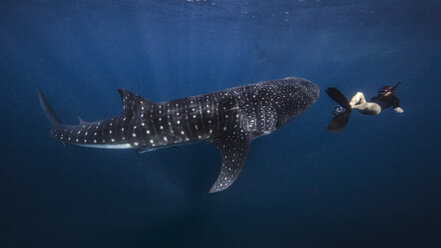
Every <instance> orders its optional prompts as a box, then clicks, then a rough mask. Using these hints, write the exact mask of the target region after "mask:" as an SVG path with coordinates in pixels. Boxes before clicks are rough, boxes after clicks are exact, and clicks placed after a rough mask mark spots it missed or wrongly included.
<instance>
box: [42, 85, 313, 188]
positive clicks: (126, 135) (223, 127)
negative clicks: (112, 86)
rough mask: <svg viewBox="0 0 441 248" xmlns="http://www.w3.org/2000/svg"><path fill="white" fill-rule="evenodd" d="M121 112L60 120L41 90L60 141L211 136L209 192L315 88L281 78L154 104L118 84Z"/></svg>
mask: <svg viewBox="0 0 441 248" xmlns="http://www.w3.org/2000/svg"><path fill="white" fill-rule="evenodd" d="M118 91H119V93H120V95H121V99H122V103H123V114H122V115H121V116H119V117H115V118H111V119H107V120H103V121H97V122H92V123H87V122H84V121H80V122H81V123H80V125H78V126H65V125H62V124H61V123H60V122H59V121H58V118H57V117H56V115H55V113H54V112H53V110H52V109H51V107H50V106H49V104H48V102H47V100H46V99H45V98H44V96H43V95H42V94H41V92H39V94H40V103H41V105H42V107H43V110H44V111H45V113H46V116H48V118H49V120H50V121H51V122H52V126H53V128H52V130H51V135H52V136H53V137H54V138H55V139H57V140H59V141H62V142H64V143H69V144H76V145H82V146H88V147H97V148H117V149H123V148H135V149H137V150H138V151H139V152H143V151H148V150H151V149H155V148H160V147H164V146H169V145H175V144H181V143H186V142H194V141H209V142H211V143H213V144H214V145H216V146H217V148H218V149H219V150H220V152H221V153H222V167H221V171H220V174H219V176H218V178H217V181H216V182H215V184H214V185H213V186H212V188H211V190H210V192H218V191H222V190H224V189H226V188H228V187H229V186H230V185H231V184H232V183H233V182H234V181H235V180H236V178H237V176H238V175H239V173H240V171H241V169H242V165H243V164H244V162H245V159H246V156H247V153H248V150H249V146H250V143H251V141H252V140H253V139H255V138H257V137H259V136H262V135H266V134H270V133H271V132H273V131H274V130H276V129H277V128H279V127H280V126H282V125H283V124H285V123H286V122H288V121H290V120H291V119H293V118H294V117H295V116H297V115H298V114H300V113H302V112H303V111H305V110H306V109H307V108H308V107H310V106H311V105H312V104H313V103H314V102H315V101H316V100H317V98H318V95H319V89H318V87H317V86H316V85H315V84H313V83H311V82H310V81H308V80H305V79H301V78H293V77H291V78H285V79H279V80H271V81H266V82H260V83H255V84H250V85H246V86H241V87H236V88H231V89H226V90H222V91H218V92H214V93H210V94H205V95H199V96H192V97H187V98H182V99H177V100H172V101H169V102H161V103H154V102H150V101H148V100H147V99H144V98H142V97H139V96H137V95H135V94H134V93H132V92H130V91H128V90H124V89H119V90H118Z"/></svg>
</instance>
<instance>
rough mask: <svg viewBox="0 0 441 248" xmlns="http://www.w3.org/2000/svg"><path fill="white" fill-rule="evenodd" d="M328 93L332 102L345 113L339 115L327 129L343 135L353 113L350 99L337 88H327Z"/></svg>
mask: <svg viewBox="0 0 441 248" xmlns="http://www.w3.org/2000/svg"><path fill="white" fill-rule="evenodd" d="M326 93H327V94H328V95H329V97H331V98H332V100H334V101H335V102H336V103H338V104H340V105H341V106H342V107H343V108H344V109H345V111H344V112H342V113H339V114H337V116H335V117H334V118H333V119H332V120H331V122H330V123H329V125H328V127H327V128H326V129H327V130H328V131H330V132H334V133H341V132H342V131H343V129H344V128H345V127H346V124H348V121H349V115H350V114H351V112H352V108H351V105H350V104H349V101H348V99H347V98H346V97H345V96H344V95H343V93H341V92H340V91H339V90H338V89H337V88H333V87H331V88H327V89H326Z"/></svg>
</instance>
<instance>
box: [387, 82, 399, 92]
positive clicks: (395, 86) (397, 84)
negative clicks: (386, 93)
mask: <svg viewBox="0 0 441 248" xmlns="http://www.w3.org/2000/svg"><path fill="white" fill-rule="evenodd" d="M400 84H401V82H398V83H396V84H395V85H394V87H392V89H390V91H394V90H395V89H396V88H397V87H398V86H400Z"/></svg>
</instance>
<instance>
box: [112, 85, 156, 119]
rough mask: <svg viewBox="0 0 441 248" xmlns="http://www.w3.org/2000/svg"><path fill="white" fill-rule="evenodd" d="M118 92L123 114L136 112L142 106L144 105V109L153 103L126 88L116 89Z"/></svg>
mask: <svg viewBox="0 0 441 248" xmlns="http://www.w3.org/2000/svg"><path fill="white" fill-rule="evenodd" d="M118 92H119V94H120V96H121V101H122V104H123V114H124V115H132V114H134V113H138V112H139V111H141V110H143V108H142V107H144V109H149V108H150V107H151V105H154V104H155V103H154V102H151V101H149V100H147V99H144V98H142V97H140V96H138V95H136V94H135V93H133V92H131V91H129V90H126V89H118Z"/></svg>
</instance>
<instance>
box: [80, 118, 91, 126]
mask: <svg viewBox="0 0 441 248" xmlns="http://www.w3.org/2000/svg"><path fill="white" fill-rule="evenodd" d="M78 119H79V120H80V125H83V124H84V125H87V124H91V123H93V122H89V121H85V120H83V119H81V117H79V116H78Z"/></svg>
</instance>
